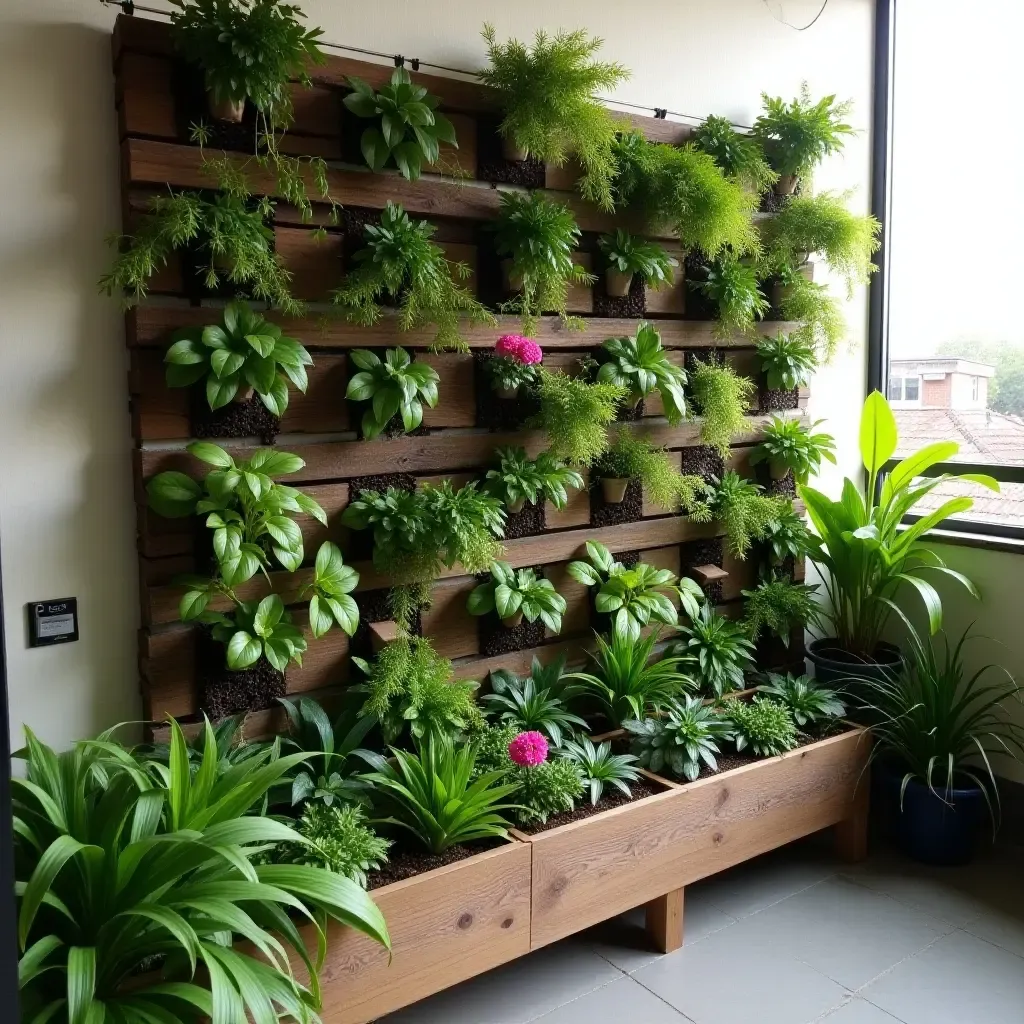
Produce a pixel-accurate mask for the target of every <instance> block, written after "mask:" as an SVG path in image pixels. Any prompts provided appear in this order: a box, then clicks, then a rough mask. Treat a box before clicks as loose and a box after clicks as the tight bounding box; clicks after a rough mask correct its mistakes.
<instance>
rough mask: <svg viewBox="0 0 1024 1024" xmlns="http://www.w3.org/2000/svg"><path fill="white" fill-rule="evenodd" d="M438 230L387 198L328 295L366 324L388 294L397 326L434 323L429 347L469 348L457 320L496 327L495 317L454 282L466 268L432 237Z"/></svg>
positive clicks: (379, 312) (415, 327) (350, 316)
mask: <svg viewBox="0 0 1024 1024" xmlns="http://www.w3.org/2000/svg"><path fill="white" fill-rule="evenodd" d="M436 230H437V229H436V228H435V227H434V225H433V224H431V223H429V222H428V221H425V220H419V221H413V220H411V219H410V217H409V215H408V214H407V213H406V212H405V210H404V209H402V207H401V206H399V205H398V204H397V203H392V202H391V201H390V200H389V201H388V203H387V205H386V207H385V208H384V211H383V212H382V213H381V219H380V224H379V225H377V224H367V225H366V227H365V228H364V234H365V235H366V245H365V246H364V247H363V248H362V249H360V250H359V251H358V252H357V253H356V254H355V264H356V265H355V267H354V268H353V269H352V270H350V271H349V273H348V274H347V275H346V277H345V280H344V282H343V283H342V285H341V287H340V288H337V289H335V291H334V292H333V294H332V296H331V299H332V301H333V302H334V304H335V305H337V306H339V307H340V308H341V310H342V312H343V313H344V315H345V316H346V318H347V319H348V320H349V322H351V323H354V324H359V325H360V326H364V327H369V326H372V325H373V324H375V323H377V321H378V320H380V318H381V315H382V314H383V308H382V306H381V302H382V300H383V299H384V298H385V297H386V298H387V299H389V300H390V301H391V302H393V303H396V304H397V305H398V326H399V328H400V329H401V330H403V331H412V330H419V329H421V328H426V327H436V328H437V333H436V334H435V335H434V340H433V342H432V343H431V349H432V350H433V351H444V350H448V349H451V350H454V351H457V352H467V351H469V346H468V344H467V343H466V340H465V339H464V338H463V337H462V335H461V334H460V331H459V321H460V318H463V319H465V320H468V322H469V323H470V324H477V325H487V326H493V325H494V323H495V320H494V316H493V315H492V314H491V313H490V312H489V311H488V310H487V309H485V308H484V307H483V306H482V305H481V304H480V303H479V302H477V300H476V299H475V298H473V296H472V295H471V294H470V293H469V291H467V290H466V289H465V288H464V287H463V286H462V285H461V284H459V283H457V282H458V281H465V280H466V278H468V277H469V276H470V273H471V272H470V269H469V267H468V266H467V265H466V264H464V263H451V262H449V261H448V260H447V259H445V255H444V250H443V249H442V248H441V247H440V246H439V245H435V244H434V243H433V242H432V241H431V240H430V238H431V236H432V235H433V234H434V232H435V231H436ZM453 275H454V276H453Z"/></svg>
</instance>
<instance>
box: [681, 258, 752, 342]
mask: <svg viewBox="0 0 1024 1024" xmlns="http://www.w3.org/2000/svg"><path fill="white" fill-rule="evenodd" d="M689 284H690V287H691V288H696V289H697V291H699V292H701V293H702V294H703V295H704V296H705V297H706V298H708V299H710V300H711V301H712V302H713V303H714V304H715V306H716V307H717V308H718V319H717V320H716V321H715V336H716V337H718V338H722V339H728V338H731V337H733V335H735V334H753V332H754V328H755V326H756V324H757V321H758V320H760V319H761V318H762V317H764V316H765V315H766V314H767V313H768V311H769V309H770V308H771V303H769V301H768V299H767V298H765V295H764V293H763V292H762V291H761V288H760V284H759V282H758V277H757V271H756V270H755V269H754V267H753V266H751V265H750V264H748V263H744V262H743V260H741V259H737V258H736V256H734V255H733V254H732V253H725V254H723V255H721V256H719V257H718V258H717V259H715V260H714V261H713V262H712V263H710V264H709V265H708V267H707V271H706V273H705V276H704V279H703V280H693V281H690V282H689Z"/></svg>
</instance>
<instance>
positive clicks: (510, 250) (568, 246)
mask: <svg viewBox="0 0 1024 1024" xmlns="http://www.w3.org/2000/svg"><path fill="white" fill-rule="evenodd" d="M579 242H580V229H579V227H577V225H576V219H575V217H573V215H572V211H571V210H570V209H569V207H568V206H564V205H563V204H561V203H556V202H554V201H553V200H551V199H546V198H545V197H544V196H543V195H542V194H541V193H540V192H502V193H501V208H500V210H499V213H498V219H497V220H496V221H495V223H494V247H495V250H496V251H497V253H498V255H499V256H503V257H506V258H507V259H509V260H511V264H510V270H509V279H510V283H511V284H512V287H513V290H514V291H517V292H518V293H519V294H518V295H517V296H516V297H515V298H513V299H511V300H509V301H508V302H505V303H503V304H502V306H501V308H502V311H503V312H509V313H518V314H519V315H520V316H521V317H522V319H523V333H524V334H533V333H534V331H535V330H536V327H537V321H538V318H539V317H540V315H541V313H543V312H545V311H547V310H553V311H554V312H556V313H557V314H558V315H559V317H561V319H562V323H563V324H564V325H565V327H566V328H567V329H568V330H582V329H583V321H582V320H580V318H579V317H574V316H569V314H568V312H567V310H566V304H567V303H568V301H569V285H571V284H580V285H587V284H592V283H593V281H594V275H593V274H589V273H587V271H586V270H584V269H583V267H581V266H580V265H579V264H578V263H574V262H573V258H572V253H573V250H574V249H576V247H577V246H578V245H579Z"/></svg>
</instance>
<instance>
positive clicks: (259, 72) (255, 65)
mask: <svg viewBox="0 0 1024 1024" xmlns="http://www.w3.org/2000/svg"><path fill="white" fill-rule="evenodd" d="M171 3H172V4H173V6H174V7H176V8H177V10H174V11H171V34H172V36H173V38H174V43H175V46H176V47H177V48H178V49H179V50H180V51H181V53H182V55H183V56H184V57H185V58H186V60H191V61H194V62H195V63H197V64H199V65H200V66H201V67H202V69H203V72H204V75H205V78H206V88H207V89H208V90H209V92H210V95H211V97H212V98H213V100H214V101H215V102H217V103H230V104H241V103H243V102H244V101H245V100H247V99H248V100H250V101H251V102H252V104H253V106H254V107H256V109H257V110H258V111H259V112H260V113H261V114H263V115H264V117H265V118H266V119H267V121H268V123H269V124H271V125H273V126H275V127H279V128H286V127H287V126H288V125H289V124H290V123H291V120H292V101H291V93H290V91H289V84H290V82H292V81H293V80H296V79H297V80H298V81H300V82H301V83H302V84H303V85H307V86H308V85H310V84H311V82H310V79H309V75H308V74H307V72H306V68H307V66H308V64H323V63H324V60H325V57H324V54H323V51H322V50H321V49H320V45H319V40H320V37H321V36H322V35H323V30H322V29H319V28H314V29H309V30H308V31H307V30H305V29H303V27H302V26H301V25H300V24H299V19H300V18H304V17H305V15H304V14H303V13H302V11H301V9H300V8H299V7H297V6H296V5H294V4H283V3H279V2H278V0H171Z"/></svg>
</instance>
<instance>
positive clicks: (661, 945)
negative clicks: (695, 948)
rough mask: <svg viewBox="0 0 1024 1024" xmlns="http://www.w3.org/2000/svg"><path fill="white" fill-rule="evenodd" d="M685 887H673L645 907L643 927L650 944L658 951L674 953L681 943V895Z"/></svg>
mask: <svg viewBox="0 0 1024 1024" xmlns="http://www.w3.org/2000/svg"><path fill="white" fill-rule="evenodd" d="M685 891H686V890H685V889H673V890H672V892H670V893H667V894H666V895H664V896H659V897H658V898H657V899H656V900H651V902H650V903H648V904H647V907H646V915H645V916H646V920H645V921H644V929H645V931H646V932H647V937H648V938H649V939H650V940H651V945H653V946H654V948H655V949H656V950H657V951H658V952H659V953H674V952H675V951H676V950H677V949H679V948H681V947H682V945H683V895H684V893H685Z"/></svg>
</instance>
